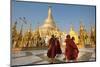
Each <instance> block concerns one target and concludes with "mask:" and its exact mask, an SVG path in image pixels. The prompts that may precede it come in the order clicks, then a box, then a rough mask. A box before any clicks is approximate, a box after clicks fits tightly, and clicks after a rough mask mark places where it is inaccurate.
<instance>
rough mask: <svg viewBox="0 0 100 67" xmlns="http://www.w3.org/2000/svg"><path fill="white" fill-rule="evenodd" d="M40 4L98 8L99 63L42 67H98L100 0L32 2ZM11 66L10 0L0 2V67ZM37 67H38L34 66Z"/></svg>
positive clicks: (99, 44)
mask: <svg viewBox="0 0 100 67" xmlns="http://www.w3.org/2000/svg"><path fill="white" fill-rule="evenodd" d="M30 1H40V2H54V3H55V2H56V3H69V4H88V5H96V7H97V11H96V12H97V16H96V18H97V20H96V23H97V61H96V62H85V63H69V64H54V65H41V67H47V66H48V67H52V66H53V67H57V66H58V67H62V66H63V67H87V66H89V67H98V65H99V64H100V43H99V41H100V40H99V38H100V30H99V29H100V26H99V25H100V19H99V17H100V4H99V3H100V0H30ZM9 64H10V0H0V67H9ZM28 67H29V66H28ZM34 67H37V66H34Z"/></svg>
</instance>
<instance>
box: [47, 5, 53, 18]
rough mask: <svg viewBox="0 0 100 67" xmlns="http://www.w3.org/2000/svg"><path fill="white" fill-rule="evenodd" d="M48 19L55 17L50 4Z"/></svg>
mask: <svg viewBox="0 0 100 67" xmlns="http://www.w3.org/2000/svg"><path fill="white" fill-rule="evenodd" d="M48 7H49V8H48V19H53V17H52V9H51V6H48Z"/></svg>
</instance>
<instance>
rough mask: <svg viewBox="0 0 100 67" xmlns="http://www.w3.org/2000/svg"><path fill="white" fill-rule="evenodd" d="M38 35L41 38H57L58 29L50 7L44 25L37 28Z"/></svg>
mask: <svg viewBox="0 0 100 67" xmlns="http://www.w3.org/2000/svg"><path fill="white" fill-rule="evenodd" d="M39 33H40V36H41V37H49V36H51V35H52V34H54V35H56V36H59V29H58V28H57V26H56V24H55V21H54V19H53V16H52V9H51V6H49V8H48V16H47V18H46V19H45V21H44V24H43V25H42V26H40V27H39Z"/></svg>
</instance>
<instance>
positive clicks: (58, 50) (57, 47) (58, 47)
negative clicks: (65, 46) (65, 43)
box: [56, 38, 62, 54]
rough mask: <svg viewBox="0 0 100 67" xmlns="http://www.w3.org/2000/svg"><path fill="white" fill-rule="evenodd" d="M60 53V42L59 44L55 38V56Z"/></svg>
mask: <svg viewBox="0 0 100 67" xmlns="http://www.w3.org/2000/svg"><path fill="white" fill-rule="evenodd" d="M61 53H62V50H61V47H60V42H59V39H58V38H57V39H56V54H61Z"/></svg>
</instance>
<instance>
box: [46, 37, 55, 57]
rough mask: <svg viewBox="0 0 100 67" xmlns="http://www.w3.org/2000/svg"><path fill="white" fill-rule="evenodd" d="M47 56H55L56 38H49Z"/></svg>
mask: <svg viewBox="0 0 100 67" xmlns="http://www.w3.org/2000/svg"><path fill="white" fill-rule="evenodd" d="M47 56H48V57H49V58H55V56H56V38H51V39H50V40H49V49H48V52H47Z"/></svg>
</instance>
